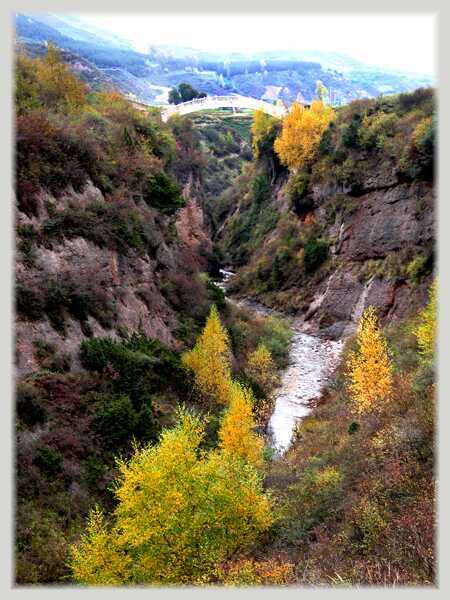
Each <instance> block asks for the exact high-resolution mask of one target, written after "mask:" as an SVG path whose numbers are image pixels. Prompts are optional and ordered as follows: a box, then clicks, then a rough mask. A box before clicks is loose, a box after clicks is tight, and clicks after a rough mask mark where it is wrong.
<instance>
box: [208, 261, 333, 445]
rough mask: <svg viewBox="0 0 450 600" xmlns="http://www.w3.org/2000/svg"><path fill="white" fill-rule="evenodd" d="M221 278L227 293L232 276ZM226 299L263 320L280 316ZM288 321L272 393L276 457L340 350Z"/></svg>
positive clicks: (226, 274) (256, 305)
mask: <svg viewBox="0 0 450 600" xmlns="http://www.w3.org/2000/svg"><path fill="white" fill-rule="evenodd" d="M221 275H222V277H223V280H222V282H221V283H220V287H221V288H222V289H224V290H226V283H227V281H229V279H230V278H231V277H232V276H233V273H232V272H231V271H228V270H223V271H222V272H221ZM228 299H229V300H230V301H231V302H234V303H235V304H236V305H238V306H243V307H245V308H248V309H250V310H253V311H255V312H257V313H259V314H262V315H264V316H268V315H270V314H275V315H277V316H283V315H282V314H281V313H279V312H277V311H275V310H272V309H270V308H267V307H265V306H263V305H261V304H259V303H258V302H255V301H253V300H251V299H246V298H245V299H234V298H228ZM287 318H288V317H287ZM288 320H289V322H290V325H291V327H292V329H293V331H294V335H293V337H292V341H291V347H290V352H289V365H288V366H287V368H286V369H285V370H284V372H283V373H282V375H281V382H280V385H279V387H278V388H277V389H276V390H275V392H274V396H275V408H274V411H273V414H272V416H271V418H270V421H269V425H268V433H269V437H270V441H271V444H272V445H273V447H274V449H275V450H276V451H277V452H278V453H283V452H284V451H285V450H286V449H287V448H288V447H289V444H290V442H291V439H292V435H293V433H294V429H295V425H296V423H297V422H298V421H299V420H301V419H303V418H304V417H306V416H307V415H308V414H309V412H310V410H311V401H312V400H314V399H315V398H317V397H318V396H319V395H320V393H321V391H322V389H323V387H324V386H325V384H326V383H327V381H328V380H329V377H330V376H331V374H332V373H333V371H334V369H335V368H336V366H337V364H338V362H339V356H340V354H341V351H342V346H343V341H342V340H338V341H332V340H326V339H322V338H320V337H317V336H314V335H310V334H307V333H304V332H303V331H301V325H300V323H299V322H296V320H295V319H292V318H288Z"/></svg>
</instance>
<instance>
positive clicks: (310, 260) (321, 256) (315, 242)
mask: <svg viewBox="0 0 450 600" xmlns="http://www.w3.org/2000/svg"><path fill="white" fill-rule="evenodd" d="M304 250H305V254H304V265H305V270H306V271H307V272H309V273H311V272H312V271H315V270H316V269H318V268H319V267H320V265H321V264H322V263H324V262H325V261H326V259H327V256H328V244H327V243H326V242H324V241H323V240H319V239H317V238H315V237H313V238H310V239H309V240H308V241H307V242H306V244H305V248H304Z"/></svg>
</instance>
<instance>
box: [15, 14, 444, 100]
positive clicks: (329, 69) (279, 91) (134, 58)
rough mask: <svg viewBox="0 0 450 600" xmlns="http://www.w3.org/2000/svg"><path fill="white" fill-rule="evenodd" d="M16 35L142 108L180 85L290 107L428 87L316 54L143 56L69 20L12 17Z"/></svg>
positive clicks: (173, 50)
mask: <svg viewBox="0 0 450 600" xmlns="http://www.w3.org/2000/svg"><path fill="white" fill-rule="evenodd" d="M16 33H17V39H18V41H20V42H23V43H25V45H26V47H27V48H28V49H29V50H31V51H32V49H33V45H36V44H40V45H41V46H42V44H45V43H47V42H51V43H53V44H55V45H56V46H58V47H60V48H62V49H63V50H65V51H66V52H69V53H72V54H75V55H78V56H79V57H81V58H82V59H84V60H86V61H88V62H89V64H91V65H92V67H95V68H96V69H97V70H98V75H100V74H101V75H102V76H103V77H104V78H105V80H107V81H108V82H111V83H112V85H114V86H115V87H117V88H118V89H119V90H121V91H122V92H123V93H124V94H126V95H127V96H129V97H130V98H132V99H135V100H138V101H140V102H144V103H148V104H166V103H167V101H168V100H167V96H168V92H169V90H170V88H171V87H172V86H175V85H178V84H179V83H181V82H183V81H185V82H187V83H190V84H191V85H193V86H194V87H196V88H197V89H199V90H201V91H204V92H206V93H208V94H218V95H221V94H229V93H239V94H243V95H247V96H252V97H254V98H264V99H267V100H270V101H275V100H278V99H280V100H283V101H284V102H286V103H291V102H292V101H294V100H296V99H298V100H301V101H304V102H310V101H311V100H312V99H313V98H314V97H315V93H316V83H317V80H319V79H320V80H321V81H322V82H323V84H324V85H325V86H326V87H327V88H328V89H329V91H330V98H329V99H330V102H331V103H332V104H336V105H339V104H345V103H347V102H349V101H351V100H354V99H357V98H370V97H375V96H379V95H381V94H393V93H398V92H406V91H411V90H414V89H416V88H418V87H424V86H429V85H432V84H433V81H432V79H431V78H430V77H428V76H420V75H412V74H408V73H399V72H392V71H390V70H380V69H377V68H374V67H370V66H367V65H365V64H364V63H362V62H360V61H358V60H355V59H353V58H352V57H350V56H347V55H345V54H341V53H335V52H322V51H319V50H309V51H302V52H293V51H268V52H257V53H253V54H244V53H216V52H205V51H201V50H197V49H195V48H184V47H179V46H176V45H174V46H168V45H166V46H149V49H148V52H147V53H145V54H144V53H141V52H136V51H135V50H134V49H133V48H132V47H131V44H130V43H129V42H127V41H125V40H121V39H120V38H119V37H117V36H115V35H112V34H110V33H109V32H105V31H103V30H100V29H98V28H96V27H94V26H92V25H91V24H88V23H85V22H84V21H83V20H82V19H81V18H79V17H75V16H72V15H54V14H50V13H41V14H39V15H37V14H17V15H16ZM70 62H72V63H73V60H72V61H70ZM95 79H96V81H97V82H100V81H101V80H102V77H101V76H96V78H95Z"/></svg>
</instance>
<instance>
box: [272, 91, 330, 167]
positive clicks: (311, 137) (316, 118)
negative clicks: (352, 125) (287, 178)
mask: <svg viewBox="0 0 450 600" xmlns="http://www.w3.org/2000/svg"><path fill="white" fill-rule="evenodd" d="M333 116H334V111H333V109H332V108H331V107H330V106H326V105H325V104H324V103H323V102H322V101H321V100H314V101H313V102H312V104H311V108H305V107H304V106H302V105H301V104H300V103H299V102H294V103H293V104H292V106H291V109H290V111H289V113H288V114H287V115H286V116H285V117H284V119H283V124H282V129H281V134H280V135H279V136H278V137H277V139H276V140H275V144H274V147H275V151H276V153H277V154H278V156H279V158H280V161H281V162H282V163H283V164H284V165H286V166H287V167H289V169H291V171H298V170H299V169H302V168H303V167H306V166H307V165H308V164H309V163H310V162H311V160H312V159H313V158H314V156H315V153H316V151H317V148H318V146H319V142H320V138H321V137H322V133H323V132H324V131H325V129H326V128H327V127H328V125H329V123H330V121H331V120H332V119H333Z"/></svg>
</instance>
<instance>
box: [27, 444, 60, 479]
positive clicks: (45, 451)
mask: <svg viewBox="0 0 450 600" xmlns="http://www.w3.org/2000/svg"><path fill="white" fill-rule="evenodd" d="M33 462H34V464H35V465H36V466H38V467H39V468H40V469H41V471H43V472H44V473H45V474H46V475H48V476H49V477H51V476H54V475H57V474H58V473H60V472H61V470H62V456H61V454H60V453H59V452H57V451H56V450H54V449H53V448H50V447H49V446H42V447H41V448H38V449H37V451H36V456H35V458H34V461H33Z"/></svg>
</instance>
